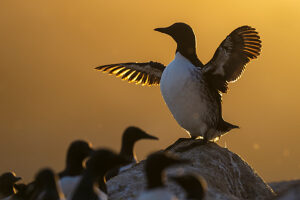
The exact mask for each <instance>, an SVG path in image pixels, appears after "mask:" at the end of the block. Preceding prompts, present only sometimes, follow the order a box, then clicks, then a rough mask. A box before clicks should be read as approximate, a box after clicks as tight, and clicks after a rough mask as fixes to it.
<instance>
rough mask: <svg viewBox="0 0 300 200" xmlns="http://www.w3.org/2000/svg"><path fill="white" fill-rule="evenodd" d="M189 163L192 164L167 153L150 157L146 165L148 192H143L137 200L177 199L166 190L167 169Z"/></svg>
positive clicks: (154, 154) (159, 153) (158, 153)
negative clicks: (164, 179)
mask: <svg viewBox="0 0 300 200" xmlns="http://www.w3.org/2000/svg"><path fill="white" fill-rule="evenodd" d="M187 163H190V162H189V161H188V160H183V159H179V158H177V157H174V156H173V155H171V154H169V153H166V152H157V153H153V154H151V155H149V156H148V158H147V160H146V163H145V173H146V179H147V190H146V191H144V192H142V193H141V194H140V195H139V197H138V198H137V200H154V199H155V200H175V199H176V197H175V196H174V195H173V194H172V193H170V192H169V191H168V190H167V189H166V188H165V185H164V181H163V178H164V176H165V173H164V171H165V169H166V168H167V167H171V166H174V165H179V164H187Z"/></svg>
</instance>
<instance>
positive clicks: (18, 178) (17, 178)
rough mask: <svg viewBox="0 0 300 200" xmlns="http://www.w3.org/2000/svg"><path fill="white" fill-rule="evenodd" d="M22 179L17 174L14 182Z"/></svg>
mask: <svg viewBox="0 0 300 200" xmlns="http://www.w3.org/2000/svg"><path fill="white" fill-rule="evenodd" d="M21 179H22V178H21V177H18V176H16V177H15V178H14V183H15V182H18V181H19V180H21Z"/></svg>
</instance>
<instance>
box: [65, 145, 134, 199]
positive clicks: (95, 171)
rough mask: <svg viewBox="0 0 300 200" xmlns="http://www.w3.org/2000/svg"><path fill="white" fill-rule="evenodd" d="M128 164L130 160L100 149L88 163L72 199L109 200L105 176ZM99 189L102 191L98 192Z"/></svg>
mask: <svg viewBox="0 0 300 200" xmlns="http://www.w3.org/2000/svg"><path fill="white" fill-rule="evenodd" d="M127 162H128V160H127V159H126V158H124V157H122V156H120V155H118V154H116V153H114V152H112V151H110V150H108V149H99V150H97V151H95V152H94V153H93V155H92V156H91V158H90V159H89V160H88V161H87V163H86V170H85V171H84V173H83V177H82V179H81V180H80V183H79V184H78V186H77V187H76V190H75V191H74V194H73V196H72V198H70V199H72V200H83V199H84V200H107V189H106V180H105V174H106V173H107V171H109V170H111V169H112V168H114V167H117V166H119V165H123V164H124V163H127ZM99 180H101V181H99ZM97 183H98V184H100V186H97ZM98 187H99V188H100V189H101V191H99V190H97V189H98ZM68 199H69V198H68Z"/></svg>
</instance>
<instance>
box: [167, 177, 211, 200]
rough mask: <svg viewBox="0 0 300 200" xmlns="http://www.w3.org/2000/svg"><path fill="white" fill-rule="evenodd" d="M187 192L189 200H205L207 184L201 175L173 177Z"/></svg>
mask: <svg viewBox="0 0 300 200" xmlns="http://www.w3.org/2000/svg"><path fill="white" fill-rule="evenodd" d="M171 179H172V180H173V181H175V182H176V183H177V184H178V185H180V186H181V187H182V188H183V189H184V190H185V192H186V199H187V200H203V199H204V197H205V192H206V182H205V181H204V179H203V178H202V177H200V176H199V175H194V174H187V175H182V176H173V177H171Z"/></svg>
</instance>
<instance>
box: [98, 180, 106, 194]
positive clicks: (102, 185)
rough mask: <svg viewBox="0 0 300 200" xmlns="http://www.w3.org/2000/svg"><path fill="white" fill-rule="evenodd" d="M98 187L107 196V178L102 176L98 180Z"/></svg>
mask: <svg viewBox="0 0 300 200" xmlns="http://www.w3.org/2000/svg"><path fill="white" fill-rule="evenodd" d="M98 187H99V189H100V190H101V191H102V192H104V193H105V194H107V186H106V179H105V176H103V177H102V176H101V177H100V178H99V179H98Z"/></svg>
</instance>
